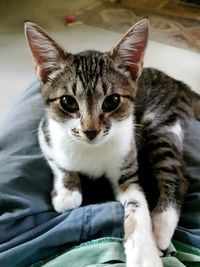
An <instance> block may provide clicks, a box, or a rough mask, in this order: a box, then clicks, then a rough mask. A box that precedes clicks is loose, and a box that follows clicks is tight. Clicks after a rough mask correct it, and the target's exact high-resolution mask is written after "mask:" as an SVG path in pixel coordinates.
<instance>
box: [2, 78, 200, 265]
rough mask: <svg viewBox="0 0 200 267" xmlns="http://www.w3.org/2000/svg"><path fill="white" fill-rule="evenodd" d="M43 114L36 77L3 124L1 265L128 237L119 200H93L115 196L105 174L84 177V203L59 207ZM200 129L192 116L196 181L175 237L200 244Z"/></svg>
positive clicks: (190, 146)
mask: <svg viewBox="0 0 200 267" xmlns="http://www.w3.org/2000/svg"><path fill="white" fill-rule="evenodd" d="M43 114H44V105H43V103H42V98H41V94H40V86H39V83H38V82H35V83H33V84H32V85H31V86H30V87H29V88H28V89H27V90H26V91H25V92H24V93H23V94H22V95H21V96H20V97H19V98H18V99H17V101H16V102H15V103H14V104H13V106H12V109H11V110H10V113H9V114H8V115H7V117H6V118H5V119H4V121H3V122H2V123H1V126H0V129H1V130H0V266H3V267H15V266H20V267H23V266H28V265H31V264H33V263H35V262H38V261H39V260H43V259H46V258H48V257H51V256H53V255H55V254H57V253H60V252H62V251H63V250H66V248H69V247H72V246H74V245H76V244H80V243H81V242H85V241H88V240H92V239H95V238H101V237H117V238H122V237H123V208H122V206H121V205H120V203H119V202H107V203H101V204H93V205H88V204H89V203H95V202H96V201H103V199H101V196H104V197H105V199H104V200H109V199H112V196H110V195H109V193H108V192H107V191H105V188H107V186H105V183H106V181H105V180H104V179H103V178H102V181H101V182H102V183H100V182H99V181H97V182H96V184H90V182H89V181H88V180H87V178H86V177H83V184H84V186H83V194H84V206H82V207H80V208H78V209H75V210H73V211H68V212H66V213H64V214H58V213H56V212H55V211H54V210H53V207H52V205H51V199H50V192H51V189H52V177H51V171H50V169H49V167H48V165H47V163H46V161H45V159H44V157H43V156H42V153H41V150H40V148H39V145H38V140H37V127H38V124H39V120H40V118H41V117H42V115H43ZM199 133H200V123H199V122H197V121H192V122H191V123H190V124H189V125H188V129H187V132H186V143H185V144H186V145H185V150H186V153H185V159H186V163H187V168H188V171H189V173H190V175H191V177H192V178H191V186H190V190H189V193H188V196H187V198H186V200H185V203H184V206H183V212H182V215H181V220H180V223H179V227H178V228H177V230H176V233H175V236H174V237H175V239H176V240H178V241H181V242H185V243H187V244H188V245H191V246H194V247H197V248H200V217H199V216H200V176H199V173H200V154H199V151H200V138H199ZM101 186H102V187H101ZM88 189H90V190H88ZM93 189H94V190H93ZM89 191H90V192H89ZM101 192H103V194H101ZM70 267H71V266H70ZM170 267H173V266H170Z"/></svg>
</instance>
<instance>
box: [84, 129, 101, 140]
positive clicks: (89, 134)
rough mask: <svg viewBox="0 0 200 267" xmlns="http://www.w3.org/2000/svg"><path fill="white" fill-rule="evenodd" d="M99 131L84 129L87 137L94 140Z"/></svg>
mask: <svg viewBox="0 0 200 267" xmlns="http://www.w3.org/2000/svg"><path fill="white" fill-rule="evenodd" d="M98 133H99V132H98V131H84V134H85V135H86V136H87V138H89V139H90V140H93V139H94V138H95V137H96V136H97V134H98Z"/></svg>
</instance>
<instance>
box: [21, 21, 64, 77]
mask: <svg viewBox="0 0 200 267" xmlns="http://www.w3.org/2000/svg"><path fill="white" fill-rule="evenodd" d="M25 35H26V39H27V43H28V45H29V48H30V51H31V54H32V57H33V60H34V63H35V67H36V72H37V75H38V76H39V78H40V79H41V80H42V81H43V82H45V81H46V80H47V79H48V76H49V75H50V74H51V73H52V72H53V71H54V70H56V69H58V68H59V63H61V62H62V61H63V60H64V59H65V60H66V58H67V53H66V52H65V50H64V49H63V48H62V47H61V46H60V45H59V44H58V43H57V42H56V41H54V40H53V39H52V38H51V37H50V36H49V35H48V34H47V33H46V32H45V31H44V30H43V29H42V28H41V27H39V26H38V25H37V24H35V23H32V22H26V23H25Z"/></svg>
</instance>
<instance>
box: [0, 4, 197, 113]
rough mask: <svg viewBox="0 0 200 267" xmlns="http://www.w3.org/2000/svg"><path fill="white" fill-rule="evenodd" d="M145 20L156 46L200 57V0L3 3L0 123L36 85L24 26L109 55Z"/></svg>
mask: <svg viewBox="0 0 200 267" xmlns="http://www.w3.org/2000/svg"><path fill="white" fill-rule="evenodd" d="M144 17H148V18H149V19H150V22H151V36H150V39H151V40H152V41H155V42H158V43H162V44H166V45H170V46H173V47H178V48H182V49H186V50H188V51H192V52H193V53H196V55H197V54H199V51H200V0H192V1H189V0H140V1H138V0H65V1H64V0H28V1H27V0H7V1H5V0H0V81H1V83H0V98H1V105H0V118H1V117H2V115H3V114H4V113H5V111H6V110H7V108H8V107H9V105H10V103H12V101H13V99H14V98H15V97H16V95H17V93H18V92H20V91H21V90H23V89H24V88H26V87H27V86H28V85H29V84H30V82H31V81H33V80H34V79H36V77H35V73H34V67H33V64H32V60H31V57H30V56H29V51H28V49H27V46H26V42H25V38H24V34H23V24H24V21H25V20H31V21H33V22H36V23H38V24H39V25H40V26H42V27H44V28H45V29H46V30H47V31H48V32H49V33H50V34H51V35H53V36H54V37H55V38H56V39H57V40H58V41H60V42H61V43H62V44H63V45H64V46H65V47H66V48H67V49H68V50H69V51H71V52H77V51H81V50H84V49H87V48H92V49H96V50H102V51H105V50H108V49H110V48H111V47H112V45H113V44H114V42H115V41H117V40H118V39H119V37H120V34H121V33H124V32H125V31H126V30H128V29H129V28H130V27H131V26H132V25H133V24H134V23H135V22H137V21H138V20H140V19H142V18H144ZM172 60H173V58H172ZM172 64H173V62H172Z"/></svg>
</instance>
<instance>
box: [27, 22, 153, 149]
mask: <svg viewBox="0 0 200 267" xmlns="http://www.w3.org/2000/svg"><path fill="white" fill-rule="evenodd" d="M148 32H149V22H148V20H146V19H144V20H141V21H140V22H138V23H137V24H135V25H134V26H133V27H132V28H131V29H130V30H129V31H128V32H127V33H126V34H125V35H124V36H123V37H122V38H121V40H120V41H119V42H118V43H117V44H116V45H115V46H114V48H113V49H112V50H111V52H108V53H101V52H97V51H90V50H89V51H85V52H81V53H78V54H71V53H68V52H66V51H65V50H64V48H62V47H61V46H60V45H59V44H58V43H57V42H56V41H54V40H53V39H52V38H51V37H50V36H49V35H48V34H47V33H46V32H45V31H44V30H43V29H42V28H40V27H39V26H37V25H36V24H34V23H31V22H27V23H26V24H25V33H26V37H27V41H28V45H29V47H30V50H31V54H32V57H33V60H34V63H35V67H36V72H37V75H38V77H39V79H40V80H41V82H42V95H43V98H44V100H45V103H46V106H47V113H48V114H49V116H50V117H51V119H53V120H54V121H56V122H57V123H58V124H59V125H61V127H63V131H66V133H67V134H68V135H70V136H71V137H72V138H73V139H74V140H79V141H81V142H86V143H91V144H94V143H101V142H104V141H106V140H107V139H108V138H109V137H110V136H112V132H113V131H114V130H115V131H116V130H117V126H118V125H120V122H121V121H124V120H126V119H127V118H130V117H132V114H133V110H134V98H135V96H136V91H137V79H138V77H139V76H140V74H141V72H142V65H143V58H144V52H145V49H146V47H147V42H148Z"/></svg>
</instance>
